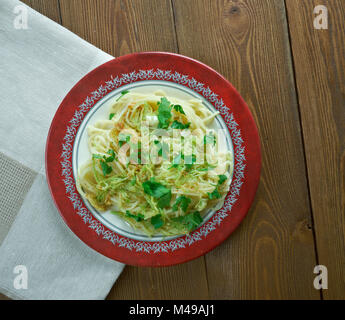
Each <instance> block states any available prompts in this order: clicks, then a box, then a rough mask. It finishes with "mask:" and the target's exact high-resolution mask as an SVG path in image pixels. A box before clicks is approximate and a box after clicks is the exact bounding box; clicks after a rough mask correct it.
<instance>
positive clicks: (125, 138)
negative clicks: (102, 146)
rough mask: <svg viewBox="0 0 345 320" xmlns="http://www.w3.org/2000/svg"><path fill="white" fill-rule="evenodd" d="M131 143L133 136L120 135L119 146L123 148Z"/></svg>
mask: <svg viewBox="0 0 345 320" xmlns="http://www.w3.org/2000/svg"><path fill="white" fill-rule="evenodd" d="M129 141H131V135H130V134H126V133H120V134H119V146H120V147H122V146H123V144H124V143H128V142H129Z"/></svg>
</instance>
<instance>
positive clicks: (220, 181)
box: [218, 174, 228, 186]
mask: <svg viewBox="0 0 345 320" xmlns="http://www.w3.org/2000/svg"><path fill="white" fill-rule="evenodd" d="M218 177H219V181H218V185H219V186H220V185H221V184H223V183H224V182H225V181H226V180H227V179H228V177H227V176H226V175H224V174H221V175H219V176H218Z"/></svg>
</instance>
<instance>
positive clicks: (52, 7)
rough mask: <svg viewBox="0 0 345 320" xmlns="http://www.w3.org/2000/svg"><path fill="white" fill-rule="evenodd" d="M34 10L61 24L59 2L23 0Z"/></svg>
mask: <svg viewBox="0 0 345 320" xmlns="http://www.w3.org/2000/svg"><path fill="white" fill-rule="evenodd" d="M21 1H22V2H24V3H25V4H27V5H28V6H30V7H31V8H32V9H34V10H36V11H38V12H39V13H41V14H43V15H45V16H46V17H48V18H50V19H52V20H54V21H55V22H57V23H60V24H61V19H60V10H59V0H21Z"/></svg>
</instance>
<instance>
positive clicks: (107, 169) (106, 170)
mask: <svg viewBox="0 0 345 320" xmlns="http://www.w3.org/2000/svg"><path fill="white" fill-rule="evenodd" d="M100 163H101V168H102V172H103V175H104V176H106V175H107V174H109V173H111V172H112V171H113V168H112V167H110V166H108V165H107V163H106V162H105V161H103V160H101V161H100Z"/></svg>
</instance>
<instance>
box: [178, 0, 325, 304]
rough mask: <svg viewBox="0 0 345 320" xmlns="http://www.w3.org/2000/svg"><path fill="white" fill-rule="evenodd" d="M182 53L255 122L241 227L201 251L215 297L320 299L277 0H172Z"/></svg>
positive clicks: (294, 101)
mask: <svg viewBox="0 0 345 320" xmlns="http://www.w3.org/2000/svg"><path fill="white" fill-rule="evenodd" d="M173 4H174V9H175V15H176V17H175V19H176V30H177V39H178V46H179V49H180V52H181V53H182V54H186V55H188V56H191V57H193V58H196V59H199V60H201V61H203V62H205V63H206V64H208V65H210V66H212V67H214V68H215V69H216V70H218V71H220V72H221V73H222V74H224V75H225V76H226V77H227V78H228V79H229V80H230V81H231V82H232V83H233V84H234V85H235V87H237V88H238V90H239V91H240V93H241V94H242V96H243V97H244V99H245V100H246V102H247V103H248V105H249V107H250V109H251V111H252V112H253V115H254V117H255V120H256V123H257V125H258V127H259V132H260V136H261V144H262V157H263V159H262V160H263V167H262V177H261V184H260V186H259V190H258V193H257V197H256V201H255V203H254V205H253V207H252V209H251V210H250V212H249V214H248V217H247V218H246V219H245V221H244V223H243V224H242V225H241V227H240V228H239V229H238V230H237V231H236V232H235V233H234V234H233V235H232V236H231V237H230V238H229V239H228V240H227V241H226V242H225V243H224V244H222V245H221V246H220V247H218V248H217V249H216V250H214V251H212V252H211V253H209V254H208V255H207V256H206V262H207V264H206V266H207V275H208V283H209V292H210V296H211V297H212V298H217V299H269V298H271V299H319V298H320V294H319V292H318V291H316V290H315V289H313V277H314V275H313V268H314V266H315V264H316V258H315V252H314V240H313V232H312V229H311V211H310V204H309V201H308V188H307V180H306V171H305V161H304V154H303V146H302V139H301V132H300V122H299V113H298V106H297V99H296V94H295V87H294V79H293V70H292V65H291V56H290V44H289V38H288V29H287V24H286V13H285V6H284V1H283V0H274V1H272V0H247V1H240V0H237V1H235V0H234V1H223V0H218V1H213V0H189V1H183V0H173Z"/></svg>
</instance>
